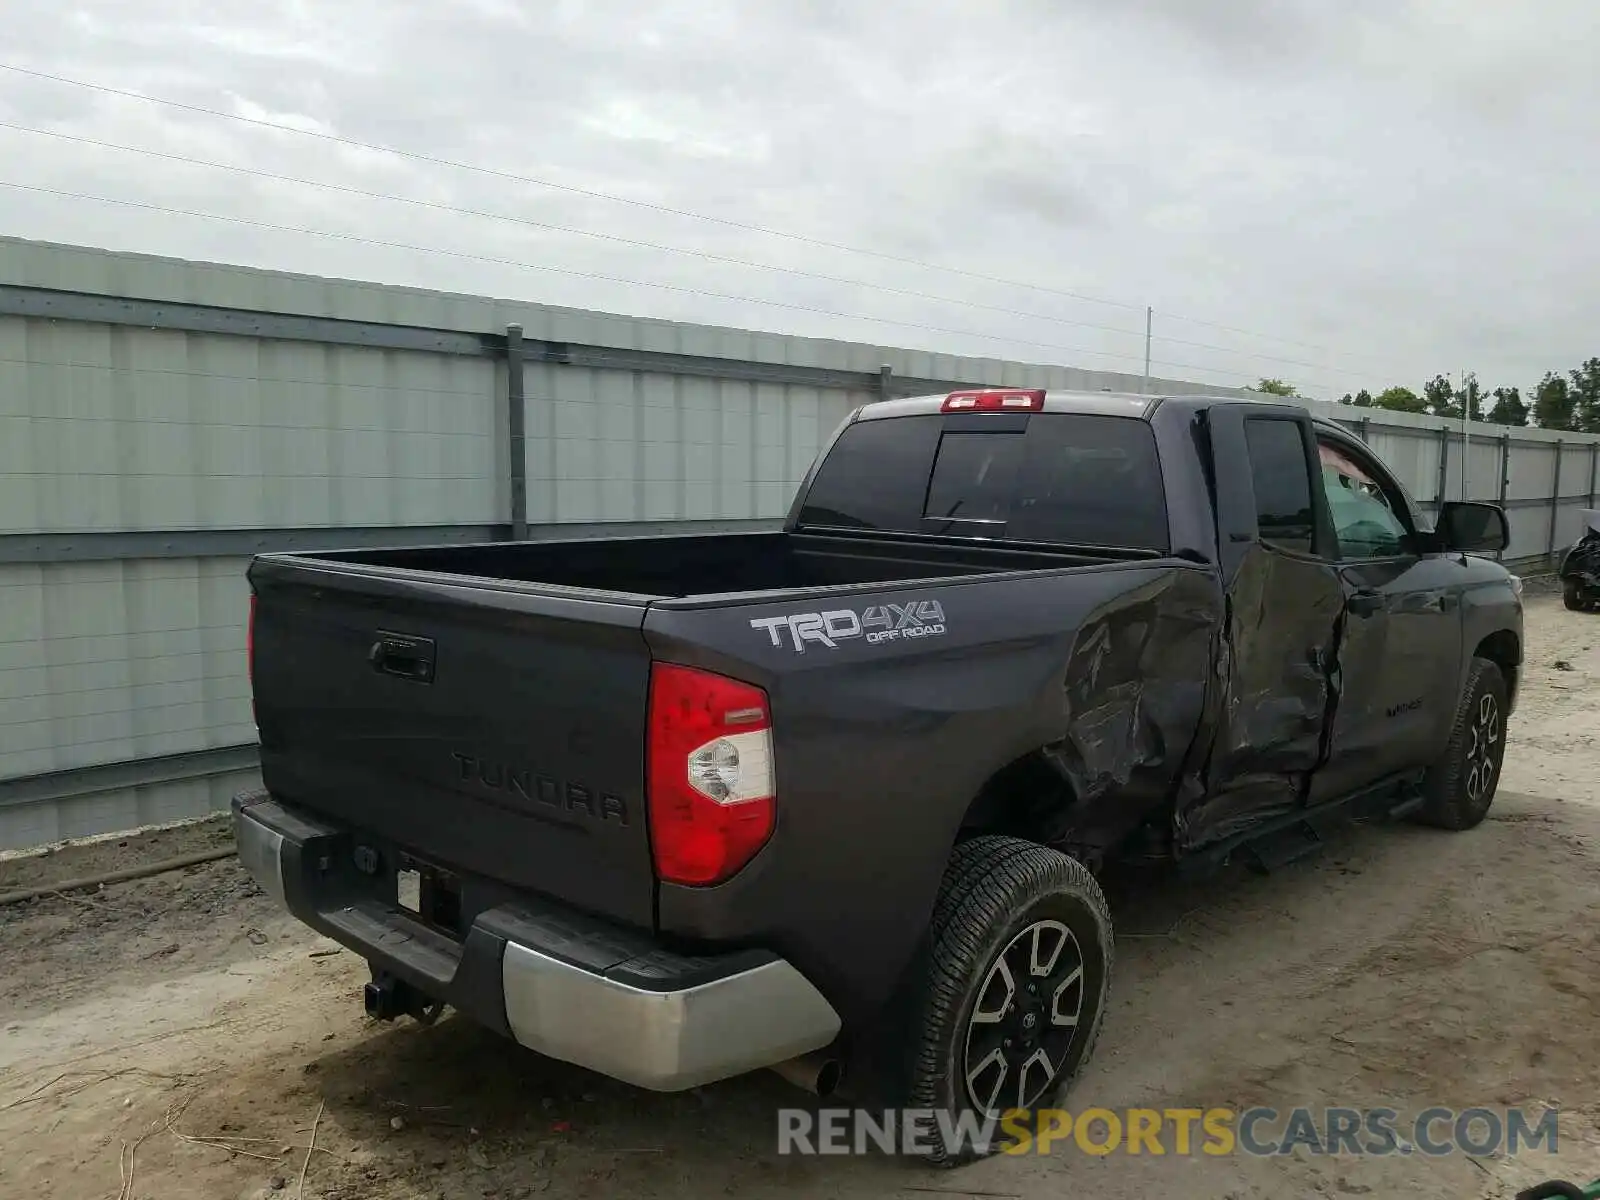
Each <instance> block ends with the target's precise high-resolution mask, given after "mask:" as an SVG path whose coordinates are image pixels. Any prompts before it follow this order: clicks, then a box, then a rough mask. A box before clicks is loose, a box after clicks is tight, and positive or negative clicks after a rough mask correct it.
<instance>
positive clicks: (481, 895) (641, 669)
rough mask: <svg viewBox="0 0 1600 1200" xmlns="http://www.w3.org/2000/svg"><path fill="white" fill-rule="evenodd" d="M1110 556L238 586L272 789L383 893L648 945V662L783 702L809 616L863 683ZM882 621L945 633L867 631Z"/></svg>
mask: <svg viewBox="0 0 1600 1200" xmlns="http://www.w3.org/2000/svg"><path fill="white" fill-rule="evenodd" d="M1105 557H1107V556H1101V558H1100V559H1098V560H1097V559H1095V558H1092V557H1090V556H1087V555H1084V554H1080V553H1076V552H1072V551H1060V550H1057V551H1054V552H1051V551H1045V550H1042V549H1024V548H1007V547H1002V546H998V545H984V544H973V543H971V542H969V543H968V544H966V545H950V544H942V543H939V542H937V541H935V540H929V541H926V542H922V541H917V540H911V539H904V538H901V539H900V540H899V541H898V542H897V543H896V542H891V541H888V540H879V539H875V538H870V537H863V536H859V535H853V534H840V535H838V536H831V535H829V536H824V535H795V534H781V533H775V534H731V535H723V536H703V537H655V538H638V539H632V538H630V539H610V540H588V541H571V542H551V543H508V544H496V545H475V546H449V547H437V548H424V549H407V550H360V551H351V552H347V553H334V554H305V555H300V554H276V555H264V556H262V557H260V558H258V559H257V560H256V561H255V563H254V564H253V565H252V567H251V570H250V580H251V585H252V587H253V589H254V593H255V598H256V605H255V613H254V617H253V622H252V646H253V650H252V672H253V680H254V693H255V698H256V720H257V725H258V727H259V730H260V738H261V756H262V771H263V777H264V780H265V782H266V785H267V787H268V788H269V790H270V791H271V792H272V794H273V795H274V796H275V797H277V798H278V799H280V800H283V801H285V802H287V803H289V804H291V805H296V806H300V807H302V808H303V809H304V810H306V811H308V812H310V813H312V814H320V815H321V816H323V817H326V818H330V819H333V820H336V821H339V822H343V823H348V825H349V826H350V827H351V828H352V829H353V830H354V831H355V833H356V836H357V837H366V838H368V841H366V842H362V843H360V844H361V845H366V846H368V847H369V849H376V850H377V851H378V852H379V853H378V854H377V860H378V861H380V862H381V863H382V868H381V874H382V875H383V876H389V875H392V873H393V871H394V870H395V869H396V868H397V867H399V866H401V865H403V864H404V862H406V861H408V856H413V855H414V856H416V857H418V858H419V859H422V860H423V861H424V863H425V864H430V863H431V864H432V865H433V866H435V867H438V868H441V869H444V870H447V871H449V872H453V873H455V874H457V875H458V876H460V877H461V880H462V887H463V889H464V891H463V897H462V907H463V912H462V914H461V915H462V917H463V918H465V919H470V915H471V911H472V910H473V909H475V908H476V907H478V906H479V905H480V904H487V903H490V902H491V901H497V900H498V899H500V898H503V894H504V891H505V889H510V890H512V891H517V890H521V891H532V892H537V893H540V894H543V895H547V896H552V897H559V898H561V899H563V900H565V901H567V902H569V903H572V904H574V905H576V906H577V907H579V908H582V909H585V910H587V911H589V912H592V913H595V914H598V915H602V916H606V917H610V918H612V919H616V920H620V921H622V922H625V923H627V924H629V925H633V926H637V927H643V928H650V927H652V926H653V925H654V923H655V916H656V913H655V908H656V903H657V897H656V884H655V878H654V871H653V868H652V865H651V857H650V855H651V850H650V841H649V832H648V828H647V822H646V813H645V768H646V763H645V753H646V720H647V715H648V705H647V694H648V690H649V684H650V678H651V664H652V662H653V661H656V660H658V659H665V660H666V661H672V662H680V663H688V664H692V665H704V666H706V667H707V668H708V669H711V670H718V671H722V672H724V673H726V674H729V675H732V676H733V677H735V678H741V679H745V680H748V681H750V682H752V683H755V684H757V685H758V686H762V687H765V688H767V689H768V690H769V692H772V693H773V694H774V698H775V699H774V702H775V703H778V704H782V703H784V702H786V700H787V698H788V697H789V696H796V695H799V694H801V692H800V691H799V690H796V685H789V687H787V688H786V687H785V686H784V685H783V683H782V673H783V672H786V671H788V670H790V669H791V666H790V661H791V660H792V659H803V661H802V662H797V663H793V667H799V668H806V667H812V666H821V665H823V663H822V662H821V661H818V660H817V658H818V656H817V651H818V650H820V649H823V648H824V647H831V646H833V645H834V643H833V642H831V641H823V640H821V639H819V637H818V634H817V631H818V630H823V629H824V626H823V624H822V617H820V616H810V617H807V616H806V615H805V614H807V613H810V612H816V611H820V612H821V613H825V614H831V619H832V620H834V622H835V624H834V626H833V627H832V628H833V629H834V630H835V631H836V630H837V629H838V622H839V621H840V620H844V621H845V622H846V623H847V624H852V625H853V629H851V630H850V631H848V634H849V636H852V637H854V638H856V641H854V642H849V643H846V642H844V641H840V642H839V643H837V644H838V645H839V646H840V647H845V646H847V645H848V647H849V649H848V650H847V651H846V652H845V656H844V658H842V659H837V660H836V661H837V662H838V664H839V666H838V667H837V668H836V669H837V670H844V671H846V672H859V671H862V670H869V669H870V668H869V666H868V664H869V662H887V661H890V660H893V659H899V658H903V657H907V656H909V657H910V658H916V657H918V656H922V655H929V654H932V655H938V654H941V653H948V652H949V651H950V650H951V649H952V648H953V646H954V645H956V644H965V643H967V642H968V641H969V640H970V639H972V638H979V639H980V641H982V640H984V639H986V638H992V637H993V633H992V631H988V630H987V627H986V626H984V625H983V624H982V623H980V622H976V621H973V620H970V619H964V620H963V622H962V629H961V631H960V632H959V633H958V634H956V635H954V636H952V637H949V638H947V637H945V636H943V629H944V627H943V624H942V622H943V619H944V618H943V616H942V613H941V614H940V615H929V614H932V613H940V610H939V607H938V601H939V600H940V599H941V598H944V599H948V597H949V596H950V595H951V594H952V593H953V592H966V593H970V589H971V588H972V587H973V586H974V585H977V584H978V583H979V580H980V579H982V580H984V581H989V580H995V581H1001V586H1002V587H1004V586H1005V583H1004V581H1007V580H1011V581H1016V582H1017V583H1022V582H1023V581H1028V580H1034V581H1039V582H1040V583H1043V582H1044V581H1045V580H1047V579H1048V578H1049V577H1051V576H1055V577H1060V576H1062V575H1064V574H1065V575H1076V576H1077V577H1078V578H1080V579H1085V580H1087V579H1088V578H1089V576H1091V575H1093V574H1097V573H1098V572H1096V571H1085V570H1083V568H1087V567H1091V566H1092V565H1094V564H1095V563H1096V562H1097V561H1098V562H1101V563H1102V564H1103V563H1104V559H1105ZM1120 565H1121V566H1122V567H1124V568H1133V573H1134V574H1139V573H1140V571H1139V568H1141V567H1147V566H1153V565H1154V564H1151V563H1144V562H1126V563H1122V564H1120ZM1112 573H1113V574H1115V575H1118V576H1125V575H1126V574H1127V572H1126V571H1124V570H1115V569H1113V570H1112ZM930 580H940V581H943V582H938V583H930V582H929V581H930ZM907 581H920V582H919V583H916V584H914V585H913V586H911V587H908V586H906V582H907ZM1130 582H1131V581H1130ZM1013 586H1015V584H1014V585H1013ZM1118 586H1125V585H1124V584H1113V583H1112V582H1111V581H1104V582H1101V583H1085V584H1084V585H1082V594H1083V595H1085V596H1088V595H1090V594H1095V593H1100V592H1106V591H1111V590H1115V587H1118ZM819 589H826V590H819ZM1059 603H1060V601H1059V599H1057V600H1056V602H1055V604H1056V605H1057V606H1059ZM896 606H899V607H898V608H897V607H896ZM908 606H909V610H910V615H907V616H904V617H902V616H901V615H900V614H901V612H903V611H905V610H906V609H907V607H908ZM891 612H893V613H894V623H895V624H896V625H899V624H901V623H902V622H904V623H905V624H908V625H919V624H920V625H927V626H930V629H929V630H928V632H935V631H937V634H938V636H936V637H935V639H934V640H933V641H928V640H926V639H925V638H924V639H922V640H918V639H917V638H916V637H914V635H915V634H922V633H923V632H924V630H923V629H921V628H918V629H914V630H912V631H911V632H910V633H906V634H902V633H901V632H900V631H899V629H887V628H885V630H884V631H883V632H882V633H879V632H877V631H876V630H875V629H874V627H873V623H874V622H878V623H880V624H882V625H883V626H885V627H887V626H888V625H889V624H890V615H889V614H890V613H891ZM797 613H798V614H800V615H798V616H794V620H796V621H798V622H800V624H799V625H798V626H794V627H791V626H790V624H788V622H789V620H790V618H791V615H793V614H797ZM841 614H843V615H842V616H841ZM1056 615H1057V616H1059V615H1060V614H1059V612H1057V613H1056ZM808 620H809V621H810V622H811V624H810V625H806V624H805V623H806V622H807V621H808ZM808 639H811V640H808ZM869 639H870V641H871V643H872V644H871V645H869V644H868V643H869ZM901 639H903V640H901ZM891 640H894V645H893V646H892V647H891V645H890V641H891ZM807 646H810V647H811V648H812V653H811V654H810V655H809V656H805V655H804V654H803V651H804V649H805V648H806V647H807ZM830 653H831V652H830ZM858 660H859V661H858ZM848 662H855V663H856V665H855V666H846V665H845V664H846V663H848ZM789 769H790V770H791V771H792V770H793V769H794V768H792V767H791V768H789ZM788 819H789V820H794V819H795V818H794V817H792V816H791V817H790V818H788ZM369 857H370V856H369ZM376 882H378V883H380V884H381V885H382V886H384V887H387V886H389V885H388V884H384V883H382V880H381V879H380V880H378V881H376Z"/></svg>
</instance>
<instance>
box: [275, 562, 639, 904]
mask: <svg viewBox="0 0 1600 1200" xmlns="http://www.w3.org/2000/svg"><path fill="white" fill-rule="evenodd" d="M250 581H251V585H252V588H253V590H254V593H255V596H256V600H255V605H256V609H255V618H254V641H253V646H254V650H253V662H254V668H253V670H254V691H255V701H256V720H257V724H258V726H259V728H260V733H261V761H262V775H263V780H264V782H265V784H266V786H267V788H268V789H269V790H270V791H271V792H272V793H273V794H274V795H276V796H277V797H278V798H280V799H282V800H284V801H287V802H288V803H290V804H294V805H301V806H304V807H305V808H307V809H309V810H311V811H312V812H313V813H318V814H322V815H323V816H325V817H328V818H332V819H334V820H336V821H339V822H344V823H348V824H350V825H352V826H354V827H356V828H357V829H360V830H364V831H366V832H368V833H370V834H372V835H374V836H375V837H376V838H379V839H382V840H385V841H392V842H394V843H398V844H399V845H400V846H401V847H403V848H404V849H405V850H407V851H409V852H410V853H412V854H414V855H416V856H417V857H418V858H421V859H423V860H425V861H428V862H431V863H433V864H434V865H436V866H440V867H444V868H448V869H453V870H456V871H459V872H462V873H466V874H471V875H476V876H483V877H487V878H488V879H490V880H493V881H496V882H499V883H503V884H506V885H509V886H511V887H515V888H525V889H531V890H534V891H537V892H540V893H543V894H545V895H548V896H550V897H552V898H555V899H558V900H562V901H565V902H567V903H570V904H573V905H575V906H578V907H581V908H585V909H588V910H590V911H592V912H595V913H599V914H603V915H606V916H611V917H615V918H618V919H620V920H623V921H627V922H629V923H632V924H636V925H640V926H645V927H649V926H651V925H652V924H653V918H654V892H655V875H654V869H653V866H652V863H651V857H650V843H649V834H648V830H647V828H646V821H645V807H644V740H645V719H646V702H647V697H648V691H649V678H650V654H649V650H648V649H647V647H646V645H645V642H644V639H643V636H642V634H641V633H640V626H641V624H642V622H643V618H644V612H645V605H646V604H647V602H648V600H647V598H645V597H637V598H634V597H625V596H616V595H614V594H610V593H584V592H580V591H576V590H569V589H557V588H547V587H540V586H537V585H527V584H518V583H502V582H498V581H492V580H480V579H470V578H464V577H459V576H449V575H440V574H431V573H424V572H417V571H405V570H400V569H395V568H381V567H364V566H351V565H347V564H344V563H335V562H326V561H321V560H313V559H303V560H299V559H292V558H262V559H258V560H257V561H256V562H255V563H254V564H253V565H252V567H251V569H250Z"/></svg>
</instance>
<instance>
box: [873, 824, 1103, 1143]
mask: <svg viewBox="0 0 1600 1200" xmlns="http://www.w3.org/2000/svg"><path fill="white" fill-rule="evenodd" d="M1022 954H1025V955H1027V956H1028V958H1027V960H1026V961H1027V966H1028V982H1027V983H1026V984H1024V985H1021V986H1020V987H1019V986H1018V985H1017V980H1016V973H1015V972H1014V971H1013V970H1012V968H1011V966H1010V965H1009V958H1008V959H1007V960H1006V964H1005V965H1003V966H1002V965H1001V964H1002V959H1003V956H1010V958H1015V957H1017V956H1019V955H1022ZM1069 956H1070V957H1069ZM1074 961H1075V962H1076V966H1074V965H1073V963H1074ZM1041 962H1042V963H1044V965H1045V967H1046V969H1045V971H1044V972H1043V973H1042V974H1039V973H1038V972H1037V967H1038V965H1039V964H1040V963H1041ZM1111 962H1112V936H1111V914H1110V911H1109V910H1108V909H1107V908H1106V901H1105V897H1104V896H1103V895H1102V894H1101V892H1100V886H1099V885H1098V884H1097V883H1096V882H1095V880H1094V876H1093V875H1091V874H1090V873H1089V870H1088V868H1087V867H1085V866H1084V865H1083V864H1082V863H1080V862H1078V861H1077V860H1075V859H1072V858H1068V857H1067V856H1066V855H1065V854H1062V853H1060V852H1058V851H1055V850H1051V849H1049V848H1047V847H1044V846H1040V845H1038V844H1036V843H1034V842H1026V841H1022V840H1020V839H1018V838H1010V837H987V836H986V837H977V838H973V839H972V840H970V841H966V842H962V843H961V844H960V845H958V846H957V847H956V849H955V852H954V853H953V854H952V855H951V857H950V862H949V864H948V866H946V868H945V874H944V882H943V883H942V884H941V886H940V889H939V898H938V902H937V904H936V905H935V907H934V914H933V921H932V923H931V926H930V929H929V940H928V946H927V951H926V953H925V955H924V959H923V962H922V964H921V969H922V978H921V981H920V987H919V988H918V990H917V991H916V992H915V993H914V996H913V1001H912V1006H911V1007H912V1011H913V1013H914V1014H915V1015H914V1017H913V1019H912V1021H911V1023H910V1025H909V1027H908V1029H907V1030H906V1033H905V1035H904V1036H905V1038H906V1058H905V1063H906V1078H905V1086H904V1087H903V1088H902V1089H900V1090H901V1092H902V1095H903V1097H904V1103H905V1104H906V1106H907V1107H910V1108H913V1109H931V1110H935V1111H936V1112H941V1113H945V1114H948V1121H949V1122H950V1123H949V1124H945V1125H943V1126H942V1127H940V1123H939V1122H935V1126H934V1127H933V1128H930V1129H926V1130H924V1138H925V1141H924V1143H923V1144H924V1145H926V1146H930V1147H931V1148H930V1149H927V1150H926V1151H925V1152H924V1154H923V1157H925V1158H926V1160H927V1161H928V1162H930V1163H932V1164H934V1165H936V1166H943V1167H953V1166H959V1165H960V1164H962V1163H965V1162H970V1161H972V1160H973V1159H976V1158H979V1157H982V1153H983V1150H982V1148H980V1147H975V1146H974V1145H972V1143H971V1142H970V1141H964V1140H963V1139H961V1138H959V1137H957V1138H955V1139H947V1138H946V1136H945V1135H946V1133H947V1132H948V1131H950V1130H953V1129H959V1128H960V1127H961V1126H960V1125H959V1124H957V1122H960V1121H962V1120H963V1119H965V1120H966V1121H969V1122H974V1121H975V1122H978V1123H982V1122H983V1120H984V1116H985V1109H986V1107H987V1111H988V1113H989V1114H990V1115H993V1114H995V1113H998V1112H1004V1111H1005V1110H1006V1109H1009V1108H1026V1109H1029V1110H1034V1111H1036V1110H1038V1109H1040V1108H1047V1107H1050V1106H1051V1105H1052V1104H1054V1103H1055V1102H1056V1100H1057V1097H1059V1096H1060V1095H1061V1094H1062V1092H1063V1091H1064V1090H1065V1089H1066V1087H1067V1085H1068V1084H1070V1083H1071V1082H1072V1080H1073V1078H1074V1077H1075V1076H1076V1075H1077V1073H1078V1071H1079V1069H1080V1068H1081V1067H1082V1066H1083V1064H1084V1063H1085V1062H1086V1061H1087V1060H1088V1058H1089V1055H1090V1053H1091V1052H1092V1050H1093V1049H1094V1043H1095V1039H1096V1038H1097V1037H1098V1036H1099V1033H1100V1022H1101V1019H1102V1017H1103V1016H1104V1014H1105V1007H1106V995H1107V992H1108V991H1109V988H1110V982H1111ZM1074 975H1076V979H1074ZM1046 993H1048V995H1047V994H1046ZM1019 996H1020V1002H1018V1001H1019ZM1002 999H1004V1003H1003V1004H1002V1003H1001V1001H1002ZM980 1004H982V1005H985V1006H986V1007H984V1008H980ZM1069 1009H1070V1010H1071V1012H1070V1019H1069V1012H1068V1010H1069ZM989 1041H995V1042H996V1045H995V1047H993V1048H990V1047H989V1046H988V1042H989ZM996 1055H999V1056H1000V1057H999V1059H998V1060H996V1058H995V1056H996ZM1041 1055H1042V1056H1043V1057H1042V1059H1041V1057H1040V1056H1041ZM974 1057H976V1058H977V1059H978V1060H979V1061H981V1062H987V1063H989V1066H988V1067H987V1068H986V1071H987V1074H985V1073H982V1072H980V1073H976V1074H975V1073H974V1072H973V1068H972V1064H971V1062H970V1061H969V1060H970V1059H972V1058H974ZM1046 1068H1048V1069H1049V1070H1048V1074H1045V1073H1044V1072H1045V1071H1046ZM996 1071H999V1072H1000V1075H999V1079H1000V1082H999V1084H997V1085H995V1086H994V1089H993V1093H994V1094H990V1088H991V1083H992V1082H993V1081H994V1079H995V1078H996V1076H995V1072H996ZM969 1076H970V1077H971V1078H970V1079H969ZM973 1079H975V1080H976V1081H977V1082H976V1083H974V1082H973V1081H972V1080H973ZM1007 1079H1010V1080H1011V1084H1012V1086H1013V1087H1015V1088H1016V1089H1017V1090H1016V1092H1015V1093H1014V1094H1012V1095H1011V1096H1009V1097H1008V1096H1006V1095H1005V1092H1006V1091H1007V1089H1006V1086H1005V1081H1006V1080H1007ZM974 1088H976V1089H978V1090H979V1091H981V1092H982V1093H984V1096H985V1098H986V1099H987V1100H988V1105H987V1106H985V1105H983V1104H980V1103H979V1102H978V1101H977V1100H975V1099H974V1095H973V1092H974ZM1035 1093H1037V1094H1035ZM996 1096H1000V1097H1001V1098H1002V1099H1004V1100H1005V1101H1006V1102H1005V1103H1004V1104H999V1102H998V1101H997V1100H996ZM1017 1101H1021V1103H1018V1102H1017ZM997 1105H998V1107H997ZM993 1132H994V1133H995V1135H996V1138H997V1139H998V1138H999V1137H1000V1136H1001V1130H1000V1127H999V1123H998V1121H997V1122H995V1125H994V1129H993ZM998 1148H999V1144H998V1140H997V1141H996V1142H995V1143H994V1144H991V1145H990V1146H989V1147H988V1150H989V1151H990V1152H992V1151H993V1150H995V1149H998Z"/></svg>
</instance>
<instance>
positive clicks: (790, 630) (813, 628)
mask: <svg viewBox="0 0 1600 1200" xmlns="http://www.w3.org/2000/svg"><path fill="white" fill-rule="evenodd" d="M750 627H751V628H752V629H764V630H766V631H767V636H768V637H770V638H771V639H772V644H773V645H774V646H781V645H783V644H784V641H785V637H784V634H785V632H787V634H788V638H787V640H788V641H789V642H790V644H792V645H793V646H794V650H795V653H796V654H804V653H805V649H806V643H807V642H815V643H816V644H817V645H819V646H826V647H827V648H828V649H829V650H837V649H838V648H839V643H840V642H848V641H852V640H853V639H855V638H865V639H866V640H867V641H868V642H871V643H873V644H877V643H879V642H894V641H899V640H900V639H901V638H924V637H938V636H939V635H940V634H942V633H943V632H944V609H943V608H942V607H941V606H940V604H939V602H938V601H937V600H911V601H909V602H907V603H905V604H875V605H873V606H872V607H871V608H864V609H862V610H861V611H860V612H857V611H856V610H855V609H851V608H836V609H833V610H831V611H829V612H808V613H790V614H789V615H788V616H784V617H757V618H755V619H754V620H752V621H751V622H750Z"/></svg>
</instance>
